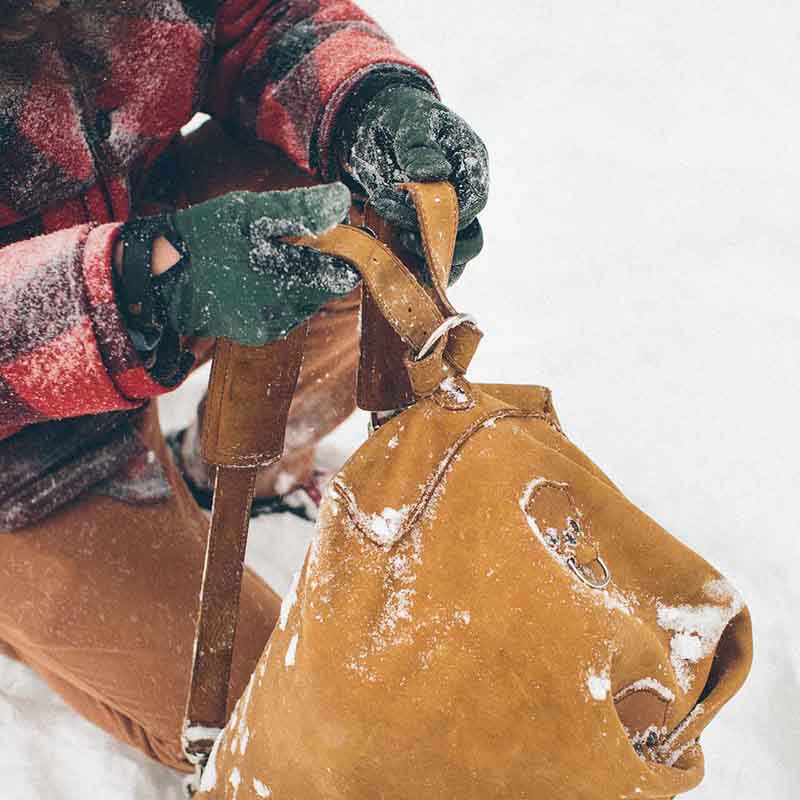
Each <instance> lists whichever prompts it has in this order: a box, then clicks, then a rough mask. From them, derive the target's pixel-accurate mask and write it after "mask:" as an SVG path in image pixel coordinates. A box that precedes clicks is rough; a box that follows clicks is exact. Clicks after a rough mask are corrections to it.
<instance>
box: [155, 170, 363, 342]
mask: <svg viewBox="0 0 800 800" xmlns="http://www.w3.org/2000/svg"><path fill="white" fill-rule="evenodd" d="M349 209H350V192H349V191H348V190H347V188H346V187H345V186H344V185H343V184H341V183H334V184H327V185H323V186H314V187H312V188H309V189H291V190H289V191H284V192H262V193H257V192H231V193H229V194H226V195H223V196H221V197H216V198H214V199H213V200H208V201H206V202H205V203H200V204H199V205H196V206H192V207H191V208H187V209H185V210H183V211H178V212H176V213H175V214H174V215H173V216H172V220H171V221H172V225H173V226H174V228H175V230H176V231H177V233H178V234H179V235H180V237H181V240H182V246H183V247H184V248H185V250H186V251H187V255H188V259H184V261H183V262H182V263H181V264H180V265H179V266H178V267H174V268H173V269H171V270H169V271H167V272H165V273H164V274H163V275H161V276H159V277H158V278H155V279H154V281H153V285H154V289H155V291H156V292H157V293H158V295H159V297H160V300H161V303H162V305H163V307H165V308H166V312H167V318H168V320H169V322H170V324H171V326H172V327H173V328H174V329H175V330H176V331H178V332H179V333H183V334H187V335H194V336H215V337H219V336H224V337H226V338H228V339H233V340H235V341H237V342H240V343H241V344H246V345H260V344H264V343H265V342H268V341H272V340H275V339H280V338H281V337H282V336H285V335H286V334H287V333H288V332H289V331H290V330H291V329H292V328H294V327H295V326H297V325H299V324H300V323H301V322H303V321H304V320H305V319H307V318H308V317H310V316H311V315H312V314H314V313H315V312H316V311H318V310H319V309H320V308H321V307H322V306H324V305H325V304H326V303H327V302H329V301H330V300H332V299H333V298H335V297H340V296H342V295H345V294H348V293H349V292H350V291H352V290H353V289H354V288H355V287H356V285H357V284H358V281H359V279H360V278H359V275H358V273H356V272H355V271H354V270H353V269H352V267H350V266H349V264H347V263H346V262H345V261H343V260H342V259H339V258H335V257H333V256H328V255H323V254H322V253H318V252H317V251H316V250H312V249H310V248H307V247H297V246H295V245H291V244H287V243H285V242H281V241H280V238H281V237H288V236H307V235H319V234H321V233H323V232H325V231H327V230H330V229H331V228H333V227H334V226H335V225H337V224H338V223H339V222H341V221H342V220H343V219H344V218H345V216H346V215H347V212H348V210H349Z"/></svg>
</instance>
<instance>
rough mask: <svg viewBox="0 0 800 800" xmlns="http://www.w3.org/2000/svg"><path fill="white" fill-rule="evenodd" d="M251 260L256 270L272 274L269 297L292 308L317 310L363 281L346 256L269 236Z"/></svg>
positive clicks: (257, 248) (269, 277) (276, 302)
mask: <svg viewBox="0 0 800 800" xmlns="http://www.w3.org/2000/svg"><path fill="white" fill-rule="evenodd" d="M250 263H251V266H252V267H253V269H254V270H255V271H256V272H264V273H269V274H268V276H266V280H265V286H268V287H270V288H271V291H272V296H271V297H270V298H267V299H268V300H269V301H270V303H271V304H274V305H279V306H284V307H286V308H289V309H301V308H304V307H305V306H308V307H310V308H313V309H314V310H316V309H318V308H320V307H321V306H323V305H325V303H327V302H328V301H329V300H333V299H334V298H336V297H342V296H343V295H346V294H349V293H350V292H352V291H353V289H355V288H356V286H358V283H359V281H360V280H361V276H360V275H359V274H358V272H356V270H354V269H353V268H352V267H351V266H350V264H348V263H347V262H346V261H345V260H344V259H341V258H337V257H336V256H330V255H327V254H325V253H320V252H319V251H318V250H314V249H313V248H312V247H299V246H297V245H292V244H287V243H286V242H281V241H278V240H276V239H265V240H263V241H261V242H259V243H258V245H257V246H254V247H253V249H252V251H251V253H250ZM267 304H268V303H266V302H265V305H267Z"/></svg>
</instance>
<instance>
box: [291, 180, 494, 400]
mask: <svg viewBox="0 0 800 800" xmlns="http://www.w3.org/2000/svg"><path fill="white" fill-rule="evenodd" d="M403 188H405V189H406V190H407V191H408V192H409V194H410V195H411V197H412V199H413V200H414V203H415V206H416V209H417V214H418V217H419V221H420V230H421V232H422V240H423V244H424V249H425V253H426V261H427V265H428V272H429V274H430V276H431V283H432V285H431V286H425V285H423V283H422V282H421V280H420V278H419V273H420V270H419V262H418V260H417V258H416V257H415V256H414V255H413V254H411V253H409V252H408V251H406V250H405V249H404V248H403V247H402V245H401V244H400V242H399V238H398V236H397V232H396V231H395V230H394V229H393V228H392V226H390V225H388V224H387V223H385V222H384V221H382V220H380V219H378V218H377V217H376V216H375V215H374V213H373V212H371V211H370V210H369V208H368V209H367V215H366V219H365V222H366V223H367V225H368V227H370V228H371V229H372V230H373V231H374V233H375V234H376V237H377V238H373V237H372V236H370V234H368V233H367V232H366V231H364V230H362V229H359V228H353V227H351V226H348V225H340V226H338V227H337V228H335V229H334V230H332V231H329V232H328V233H326V234H323V235H321V236H319V237H316V238H312V237H305V238H302V239H297V240H294V241H295V243H296V244H300V245H303V246H306V247H313V248H315V249H317V250H319V251H321V252H323V253H328V254H329V255H335V256H338V257H340V258H343V259H345V260H346V261H348V262H349V263H351V264H352V265H353V266H354V267H355V268H356V269H357V270H358V271H359V272H360V273H361V276H362V278H363V281H364V300H363V304H362V357H361V363H360V367H359V394H358V400H359V406H361V408H363V409H365V410H368V411H389V410H393V409H396V408H402V407H404V406H406V405H409V403H411V402H412V401H413V399H414V398H415V397H417V396H419V389H420V387H419V386H418V385H417V386H413V385H412V384H413V383H414V377H413V376H412V375H410V372H411V371H412V370H410V368H409V350H411V351H413V352H414V353H416V352H418V351H419V350H420V349H421V348H422V347H423V345H424V344H425V343H426V342H427V341H428V339H429V337H430V336H431V334H433V332H434V331H436V330H437V328H439V326H440V325H441V324H442V323H443V322H444V320H445V318H447V317H451V316H453V315H454V314H455V309H454V308H453V306H452V304H451V303H450V301H449V300H448V298H447V283H448V279H449V276H450V269H451V265H452V260H453V251H454V248H455V240H456V236H457V233H458V203H457V199H456V195H455V190H454V189H453V187H452V186H451V185H450V184H447V183H430V184H404V186H403ZM386 323H388V325H387V324H386ZM481 336H482V334H481V332H480V331H479V330H478V329H477V327H475V326H474V325H472V324H462V325H460V326H459V327H457V328H455V329H453V330H452V331H451V332H450V333H449V334H448V336H447V339H446V346H445V347H444V348H437V350H436V351H435V352H434V353H433V354H432V356H431V359H432V360H433V361H436V360H437V359H438V362H441V361H442V360H444V361H446V362H447V363H448V365H449V367H445V366H444V365H443V364H440V363H436V364H433V363H432V364H430V365H428V367H429V368H427V369H425V370H416V369H414V370H413V372H415V373H416V374H418V375H419V376H420V377H421V378H422V373H423V372H424V378H422V380H423V382H424V383H425V384H426V387H427V388H428V389H429V388H430V386H431V381H434V383H438V381H440V380H441V379H442V377H444V375H443V370H444V371H446V369H449V368H452V369H454V370H455V371H456V372H460V373H463V372H465V371H466V368H467V366H468V364H469V361H470V359H471V358H472V356H473V354H474V352H475V349H476V348H477V346H478V343H479V341H480V339H481ZM437 375H438V381H436V380H434V379H435V378H436V376H437Z"/></svg>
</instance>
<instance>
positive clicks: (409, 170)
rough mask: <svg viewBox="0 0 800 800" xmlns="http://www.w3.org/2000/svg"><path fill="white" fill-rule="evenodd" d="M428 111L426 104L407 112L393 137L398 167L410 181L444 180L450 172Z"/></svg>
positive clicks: (434, 120)
mask: <svg viewBox="0 0 800 800" xmlns="http://www.w3.org/2000/svg"><path fill="white" fill-rule="evenodd" d="M426 99H427V98H426ZM431 111H432V109H431V108H430V106H427V105H426V107H425V108H424V109H415V110H413V111H410V112H408V113H407V114H406V115H405V116H404V117H403V119H402V120H401V121H400V124H399V126H398V128H397V133H396V135H395V137H394V142H393V146H394V154H395V158H396V160H397V166H398V167H399V168H400V170H401V171H402V172H403V173H405V176H407V177H408V179H409V180H412V181H446V180H447V179H448V178H449V177H450V173H451V172H452V171H453V165H452V164H451V163H450V161H449V160H448V158H447V154H446V153H445V151H444V149H443V148H442V146H441V144H440V143H439V137H438V135H437V132H436V127H437V126H436V117H435V116H434V115H432V113H431Z"/></svg>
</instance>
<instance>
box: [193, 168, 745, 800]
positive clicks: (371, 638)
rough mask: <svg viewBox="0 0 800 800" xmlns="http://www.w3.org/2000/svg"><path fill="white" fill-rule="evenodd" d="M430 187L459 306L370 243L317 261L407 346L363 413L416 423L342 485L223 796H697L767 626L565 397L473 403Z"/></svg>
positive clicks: (371, 373)
mask: <svg viewBox="0 0 800 800" xmlns="http://www.w3.org/2000/svg"><path fill="white" fill-rule="evenodd" d="M408 188H409V191H410V192H411V194H412V195H413V197H414V198H415V201H416V204H417V209H418V213H419V217H420V222H421V226H422V230H423V232H424V234H425V239H426V243H427V253H428V259H427V262H428V269H429V271H430V273H431V274H432V277H433V278H434V284H435V288H434V290H432V291H430V290H429V291H425V290H423V289H422V288H421V286H420V283H419V282H418V281H417V279H416V278H414V276H413V274H412V272H410V271H409V269H407V267H406V266H404V265H403V264H402V263H401V262H400V261H399V259H398V258H397V257H396V256H395V255H394V254H393V249H395V248H396V243H393V247H392V248H389V247H387V246H386V245H384V244H382V243H381V242H380V241H377V240H376V239H374V238H372V237H370V236H369V234H367V233H365V232H363V231H359V230H357V229H353V228H347V227H346V226H343V227H342V228H339V229H337V230H336V231H334V232H332V233H331V234H328V235H326V236H324V237H321V238H320V239H318V240H315V241H313V242H305V243H306V244H309V245H311V246H315V247H317V248H318V249H320V250H323V251H326V252H331V253H337V254H339V255H341V256H344V257H347V258H348V259H349V260H350V261H351V262H352V263H353V264H354V265H355V266H356V267H357V268H358V269H360V270H361V272H362V274H363V275H364V279H365V284H366V286H367V287H368V289H369V295H370V296H371V298H372V300H367V301H365V310H364V313H365V317H364V329H365V334H366V338H367V339H368V340H369V337H373V339H374V338H375V337H376V336H377V335H378V334H376V331H378V330H379V329H380V323H379V322H377V321H376V319H377V318H378V316H377V315H376V314H375V311H376V309H377V310H379V311H380V313H381V315H382V317H385V319H387V320H389V322H390V323H391V326H392V327H393V329H394V330H395V331H396V333H397V334H399V336H400V339H401V340H402V343H403V344H402V346H398V345H397V342H395V343H394V344H390V343H387V342H384V343H383V345H384V346H383V347H382V348H380V350H379V352H378V353H377V355H376V353H375V352H374V350H373V351H372V352H371V353H369V352H368V353H367V355H366V356H365V360H364V362H363V363H362V375H361V378H362V383H361V388H360V395H361V400H362V403H364V404H366V405H367V407H368V408H371V409H372V410H384V411H385V410H388V409H390V408H395V407H396V405H400V404H402V403H398V400H399V399H400V400H404V401H405V402H406V403H410V405H409V407H408V408H406V410H404V411H403V412H402V413H400V414H397V415H395V416H392V417H391V418H387V417H388V415H384V416H383V418H384V420H385V421H384V422H383V424H381V425H379V427H378V428H377V430H375V431H374V433H373V434H372V436H371V437H370V438H369V439H368V441H367V442H366V443H365V444H364V445H363V446H362V447H361V448H360V449H359V450H358V451H357V452H356V453H355V454H354V455H353V456H352V458H351V459H350V460H349V461H348V462H347V464H346V465H345V466H344V468H343V469H342V470H341V471H340V472H339V474H338V475H336V477H335V478H334V480H333V481H332V483H331V484H330V487H329V490H328V495H327V498H326V500H325V503H324V504H323V507H322V510H321V518H320V521H319V524H318V529H317V532H316V537H315V539H314V541H313V543H312V546H311V548H310V550H309V553H308V556H307V558H306V561H305V564H304V566H303V568H302V570H301V572H300V574H299V575H298V577H297V579H296V580H295V583H294V585H293V586H292V589H291V590H290V592H289V593H288V595H287V596H286V598H285V601H284V605H283V610H282V614H281V618H280V622H279V624H278V627H277V628H276V630H275V632H274V633H273V635H272V638H271V640H270V643H269V646H268V647H267V649H266V651H265V652H264V654H263V656H262V658H261V661H260V663H259V665H258V667H257V668H256V671H255V672H254V674H253V677H252V680H251V682H250V685H249V687H248V688H247V690H246V692H245V693H244V695H243V697H242V698H241V699H240V701H239V703H238V704H237V706H236V708H235V711H234V713H233V715H232V718H231V719H230V721H229V722H228V725H227V727H226V728H225V730H224V731H223V733H222V735H221V736H220V737H219V738H218V739H217V741H216V744H215V747H214V750H213V752H212V755H211V758H210V760H209V763H208V765H207V767H206V768H205V771H204V774H203V777H202V783H201V792H200V793H199V795H198V797H200V798H204V799H207V800H211V799H212V798H213V799H214V800H222V798H225V800H234V798H235V800H257V799H258V798H265V797H268V798H274V799H275V800H333V799H334V798H336V799H337V800H373V798H384V799H385V800H389V799H391V800H419V799H420V798H459V800H470V799H471V798H474V799H475V800H477V799H478V798H481V800H485V798H536V800H545V799H546V800H611V799H612V798H613V799H614V800H618V799H619V798H631V800H633V799H634V798H636V799H637V800H638V799H639V798H671V797H673V796H674V795H676V794H679V793H682V792H686V791H688V790H689V789H691V788H693V787H695V786H696V785H697V784H698V783H699V782H700V780H701V778H702V776H703V753H702V750H701V747H700V744H699V737H700V733H701V731H702V730H703V729H704V728H705V726H706V725H708V724H709V722H711V720H712V719H713V718H714V717H715V716H716V714H717V712H718V711H719V710H720V708H721V707H722V706H723V705H724V704H725V703H726V702H727V701H728V700H729V699H730V698H731V697H732V696H733V694H734V693H735V692H736V691H737V690H738V689H739V687H740V686H741V685H742V683H743V681H744V679H745V677H746V675H747V672H748V670H749V666H750V662H751V653H752V646H751V625H750V616H749V613H748V611H747V609H746V608H745V607H744V606H743V604H742V601H741V600H740V598H739V596H738V594H737V593H736V591H735V590H734V589H733V588H732V587H731V586H730V585H729V584H728V583H727V581H726V580H725V579H724V578H723V577H722V576H721V575H720V574H719V573H718V572H717V571H716V570H715V569H714V568H713V567H711V566H710V565H709V564H707V563H706V562H705V561H704V560H703V559H702V558H700V557H699V556H698V555H697V554H696V553H694V552H693V551H692V550H690V549H689V548H687V547H686V546H685V545H683V544H681V543H680V542H679V541H677V540H676V539H674V538H673V537H672V536H670V534H668V533H667V532H666V531H665V530H663V529H662V528H661V527H660V526H659V525H658V524H656V523H655V522H654V521H653V520H651V519H650V518H649V517H647V516H646V515H645V514H644V513H643V512H641V511H640V510H639V509H638V508H636V507H635V506H634V505H632V504H631V503H630V502H629V501H628V500H627V499H626V498H625V497H624V495H623V494H622V493H621V492H620V491H619V489H617V488H616V487H615V486H614V484H613V483H612V482H611V481H610V480H609V479H608V478H607V477H606V476H605V475H604V474H603V473H602V472H601V471H600V469H598V467H597V466H595V465H594V464H593V463H592V462H591V461H590V460H589V459H588V458H587V457H586V456H585V455H584V454H583V453H582V452H581V451H580V450H579V449H578V448H577V447H575V445H573V444H572V443H571V442H570V441H569V439H568V438H567V437H566V436H565V434H564V432H563V431H562V428H561V425H560V423H559V421H558V418H557V416H556V413H555V410H554V409H553V404H552V401H551V397H550V392H549V391H548V390H547V389H544V388H541V387H535V386H511V385H491V386H488V385H476V384H470V383H469V382H468V381H467V380H466V379H465V378H464V372H465V370H466V367H467V366H468V363H469V360H470V358H471V356H472V354H473V353H474V351H475V347H476V346H477V344H478V341H479V339H480V333H479V332H478V330H477V328H476V327H475V326H474V325H473V324H472V323H471V322H470V321H468V320H465V319H464V318H463V317H454V316H453V315H454V310H453V309H452V307H451V306H450V304H449V303H448V302H447V300H446V297H445V292H444V287H446V285H447V275H448V269H449V264H450V260H451V254H452V250H453V242H454V237H455V233H456V214H457V211H456V205H455V198H454V195H453V192H452V190H451V189H450V187H448V186H447V185H442V184H433V185H427V186H417V185H412V186H409V187H408ZM373 223H374V224H377V225H378V228H379V230H378V234H379V236H381V238H386V239H389V240H390V241H391V231H388V229H386V228H385V226H384V227H383V228H381V227H380V225H379V224H378V223H375V222H374V220H373ZM404 259H405V260H406V261H407V262H409V263H411V259H410V258H409V257H408V256H407V254H405V255H404ZM412 266H413V265H412ZM451 326H452V327H451ZM383 333H384V334H385V330H384V331H383ZM378 338H379V337H378ZM398 341H399V340H398ZM372 343H373V344H374V342H372ZM367 350H369V348H367ZM387 353H393V354H394V356H393V357H396V356H397V355H399V356H400V357H401V358H402V359H403V365H402V368H401V365H399V364H398V363H396V362H395V363H394V364H392V363H390V362H391V359H392V357H390V356H387ZM399 373H402V375H401V376H400V377H398V374H399ZM381 406H383V407H384V408H381Z"/></svg>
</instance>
